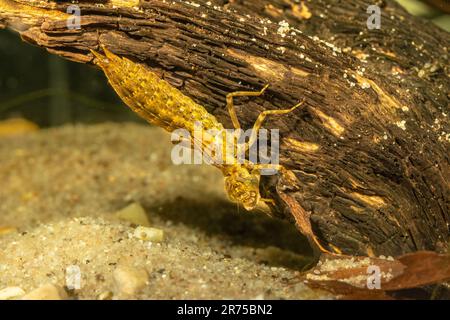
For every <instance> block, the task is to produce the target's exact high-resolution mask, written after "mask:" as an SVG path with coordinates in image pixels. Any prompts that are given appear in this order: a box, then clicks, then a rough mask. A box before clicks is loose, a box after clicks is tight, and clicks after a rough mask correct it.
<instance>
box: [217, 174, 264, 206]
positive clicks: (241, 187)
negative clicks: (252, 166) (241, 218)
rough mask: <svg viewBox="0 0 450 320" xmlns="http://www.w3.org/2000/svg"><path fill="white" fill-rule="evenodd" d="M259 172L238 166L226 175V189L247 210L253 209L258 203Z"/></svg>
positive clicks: (232, 199)
mask: <svg viewBox="0 0 450 320" xmlns="http://www.w3.org/2000/svg"><path fill="white" fill-rule="evenodd" d="M259 178H260V175H259V172H258V171H255V170H253V171H250V170H249V169H247V168H246V167H238V168H235V169H234V170H232V171H230V172H229V173H228V174H227V175H226V177H225V189H226V191H227V193H228V197H229V198H230V200H231V201H233V202H237V203H239V204H242V205H243V206H244V208H245V209H246V210H252V209H254V208H255V207H256V205H257V204H258V202H259V200H260V198H261V196H260V194H259Z"/></svg>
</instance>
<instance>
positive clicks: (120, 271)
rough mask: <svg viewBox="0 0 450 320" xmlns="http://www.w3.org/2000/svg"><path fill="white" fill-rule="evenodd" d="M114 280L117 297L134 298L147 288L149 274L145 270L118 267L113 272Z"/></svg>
mask: <svg viewBox="0 0 450 320" xmlns="http://www.w3.org/2000/svg"><path fill="white" fill-rule="evenodd" d="M113 280H114V285H115V293H116V295H118V296H119V297H121V296H132V295H134V294H136V293H137V292H139V291H140V290H142V289H143V288H144V287H145V286H146V284H147V281H148V274H147V271H146V270H145V269H138V268H133V267H117V268H116V270H114V272H113Z"/></svg>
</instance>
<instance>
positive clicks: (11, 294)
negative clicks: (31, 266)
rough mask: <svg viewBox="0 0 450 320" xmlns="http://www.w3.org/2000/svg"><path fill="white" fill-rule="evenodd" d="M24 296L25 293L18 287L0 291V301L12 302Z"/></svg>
mask: <svg viewBox="0 0 450 320" xmlns="http://www.w3.org/2000/svg"><path fill="white" fill-rule="evenodd" d="M24 294H25V291H23V290H22V288H19V287H7V288H4V289H2V290H0V300H13V299H17V298H20V297H21V296H23V295H24Z"/></svg>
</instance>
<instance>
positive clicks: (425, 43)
mask: <svg viewBox="0 0 450 320" xmlns="http://www.w3.org/2000/svg"><path fill="white" fill-rule="evenodd" d="M375 2H376V4H378V5H379V6H380V7H381V9H382V17H381V29H379V30H377V29H375V30H369V29H368V28H367V25H366V22H367V18H368V17H369V14H368V13H367V8H368V6H369V5H373V4H374V1H372V0H353V1H339V0H328V1H324V0H322V1H314V2H306V1H305V2H299V1H294V0H292V1H289V0H273V1H267V0H252V1H244V0H241V1H238V0H237V1H218V0H215V1H208V0H195V1H194V2H191V1H178V0H177V1H161V0H145V1H143V0H141V1H140V2H139V3H138V2H137V1H131V0H121V1H120V0H113V1H97V2H96V3H94V1H84V2H83V1H81V2H80V3H79V4H78V5H79V7H80V9H81V14H82V16H81V29H79V30H70V29H68V28H67V19H68V18H70V16H69V15H67V14H65V12H66V8H67V6H68V5H69V4H68V3H55V2H47V3H42V2H37V1H25V0H21V1H12V0H0V25H3V26H7V27H10V28H12V29H15V30H17V31H18V32H20V35H21V36H22V38H23V39H24V40H25V41H28V42H30V43H33V44H36V45H39V46H41V47H44V48H46V49H47V50H48V51H49V52H50V53H53V54H58V55H60V56H63V57H66V58H68V59H71V60H74V61H77V62H82V63H92V56H91V54H90V53H89V51H88V49H89V48H92V49H98V47H99V45H100V44H102V45H105V46H106V47H107V48H108V49H110V50H111V51H113V52H114V53H116V54H118V55H121V56H126V57H128V58H130V59H133V60H135V61H139V62H141V63H143V64H145V65H147V66H148V67H149V68H151V69H152V70H154V71H155V72H157V73H158V74H159V75H160V76H161V77H162V78H164V79H165V80H167V81H168V82H169V83H171V84H172V85H173V86H175V87H176V88H178V89H179V90H181V91H182V92H183V93H184V94H186V95H188V96H190V97H191V98H193V99H194V100H195V101H196V102H198V103H200V104H201V105H203V106H205V107H206V108H207V110H208V111H209V112H211V113H212V114H214V115H215V116H216V117H217V118H218V119H219V120H220V121H221V122H223V123H224V125H225V127H228V128H231V127H232V126H231V121H230V119H229V116H228V113H227V111H226V108H225V96H226V94H227V93H229V92H233V91H239V90H259V89H260V88H261V87H262V86H263V85H265V84H267V83H268V84H270V87H269V89H268V91H267V93H266V94H265V95H264V96H262V97H258V98H242V99H240V100H238V101H239V107H238V117H239V119H240V121H241V124H242V125H243V127H245V128H249V127H251V125H252V124H253V122H254V121H255V119H256V117H257V116H258V114H259V113H260V112H261V111H263V110H264V109H280V108H287V107H290V106H292V105H294V104H296V103H297V102H299V101H301V100H303V99H305V101H306V103H305V105H306V107H305V108H303V109H302V110H301V111H298V112H295V113H292V114H290V115H289V116H284V117H278V118H271V120H269V121H268V122H267V123H266V127H268V128H280V131H281V135H282V141H281V150H280V153H281V164H283V165H284V166H285V167H286V168H287V169H289V170H290V172H291V174H290V175H289V176H287V177H283V178H280V179H278V178H277V177H268V178H265V179H264V181H263V183H262V186H261V189H262V191H263V193H264V194H265V195H266V196H269V197H272V198H275V199H276V205H275V206H274V207H273V209H274V212H273V215H274V216H276V217H282V218H287V219H290V220H291V221H293V222H295V223H296V225H297V226H298V228H299V230H300V231H301V232H303V233H304V234H306V235H309V236H310V235H311V233H314V234H315V235H317V236H318V238H319V240H320V242H321V244H322V246H324V247H325V248H327V249H328V250H330V251H335V252H343V253H347V254H355V255H381V254H382V255H394V256H396V255H400V254H404V253H407V252H412V251H417V250H436V251H445V250H447V246H448V241H449V222H450V215H449V194H450V190H449V189H450V188H449V177H450V167H449V152H448V150H449V143H450V130H449V120H448V116H449V98H450V96H449V88H450V85H449V84H450V83H449V64H448V48H449V44H450V41H449V40H450V37H449V34H448V33H446V32H444V31H443V30H440V29H439V28H438V27H436V26H434V25H432V24H431V23H429V22H426V21H424V20H421V19H419V18H415V17H412V16H410V15H409V14H408V13H407V12H405V11H404V10H403V9H402V8H401V7H399V6H398V5H397V4H396V3H395V2H393V1H389V0H379V1H375ZM274 236H276V235H274Z"/></svg>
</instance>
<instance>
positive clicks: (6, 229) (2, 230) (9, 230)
mask: <svg viewBox="0 0 450 320" xmlns="http://www.w3.org/2000/svg"><path fill="white" fill-rule="evenodd" d="M16 231H17V228H15V227H0V236H3V235H5V234H9V233H13V232H16Z"/></svg>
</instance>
